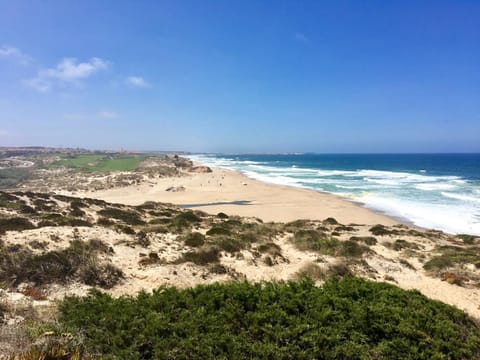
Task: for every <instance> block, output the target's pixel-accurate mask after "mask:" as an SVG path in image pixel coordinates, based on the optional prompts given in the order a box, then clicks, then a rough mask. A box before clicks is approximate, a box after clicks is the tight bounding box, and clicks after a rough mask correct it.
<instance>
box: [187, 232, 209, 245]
mask: <svg viewBox="0 0 480 360" xmlns="http://www.w3.org/2000/svg"><path fill="white" fill-rule="evenodd" d="M182 239H183V242H184V243H185V245H187V246H191V247H199V246H202V245H203V244H205V236H204V235H203V234H201V233H199V232H196V231H195V232H191V233H188V234H187V235H185V236H184V237H183V238H182Z"/></svg>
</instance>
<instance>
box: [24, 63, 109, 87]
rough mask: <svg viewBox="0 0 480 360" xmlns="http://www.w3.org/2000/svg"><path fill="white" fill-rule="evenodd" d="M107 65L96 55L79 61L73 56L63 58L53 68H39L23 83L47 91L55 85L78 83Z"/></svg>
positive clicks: (104, 68)
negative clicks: (34, 75) (31, 77)
mask: <svg viewBox="0 0 480 360" xmlns="http://www.w3.org/2000/svg"><path fill="white" fill-rule="evenodd" d="M108 67H109V63H108V62H107V61H105V60H102V59H100V58H97V57H94V58H92V59H90V60H89V61H87V62H81V63H79V62H78V61H77V59H74V58H65V59H63V60H62V61H61V62H60V63H58V65H57V66H56V67H54V68H50V69H42V70H40V71H39V72H38V74H37V76H36V77H35V78H33V79H29V80H26V81H25V83H26V84H27V85H28V86H30V87H32V88H34V89H35V90H37V91H40V92H47V91H49V90H51V89H52V88H53V87H54V86H55V85H58V84H72V83H73V84H75V83H78V82H79V81H80V80H85V79H87V78H89V77H90V76H92V75H94V74H95V73H97V72H99V71H102V70H106V69H108Z"/></svg>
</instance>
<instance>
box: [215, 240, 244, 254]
mask: <svg viewBox="0 0 480 360" xmlns="http://www.w3.org/2000/svg"><path fill="white" fill-rule="evenodd" d="M213 243H214V244H215V245H216V246H218V247H219V248H220V250H223V251H226V252H228V253H232V254H233V253H236V252H239V251H240V250H243V249H245V247H246V244H245V243H243V242H241V241H239V240H238V239H235V238H231V237H221V238H216V239H215V240H214V241H213Z"/></svg>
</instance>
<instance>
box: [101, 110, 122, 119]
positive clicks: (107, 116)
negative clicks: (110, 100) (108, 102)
mask: <svg viewBox="0 0 480 360" xmlns="http://www.w3.org/2000/svg"><path fill="white" fill-rule="evenodd" d="M97 115H98V116H99V117H101V118H104V119H117V118H119V117H120V116H119V115H118V114H117V113H116V112H113V111H100V112H99V113H98V114H97Z"/></svg>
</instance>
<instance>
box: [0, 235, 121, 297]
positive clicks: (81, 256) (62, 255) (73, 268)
mask: <svg viewBox="0 0 480 360" xmlns="http://www.w3.org/2000/svg"><path fill="white" fill-rule="evenodd" d="M103 245H104V244H99V243H98V241H90V242H83V241H80V240H73V241H72V242H71V243H70V246H69V247H68V248H66V249H63V250H54V251H48V252H44V253H41V254H34V253H32V252H31V251H27V250H25V249H23V250H22V251H19V252H16V253H13V254H12V253H10V252H7V251H6V250H5V249H2V250H1V253H0V255H1V256H0V282H5V283H6V284H9V285H10V286H16V285H18V284H20V283H22V282H33V283H34V284H35V285H37V286H41V285H46V284H52V283H61V284H65V283H67V282H70V281H75V280H79V281H81V282H83V283H85V284H87V285H92V286H101V287H105V288H110V287H112V286H114V285H115V284H116V283H117V282H118V281H119V280H120V279H121V278H122V277H123V273H122V272H121V270H119V269H117V268H115V267H114V266H112V265H110V264H106V265H105V264H102V263H100V262H99V260H98V256H97V253H98V252H99V251H101V252H103V251H104V250H105V248H104V246H103Z"/></svg>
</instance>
